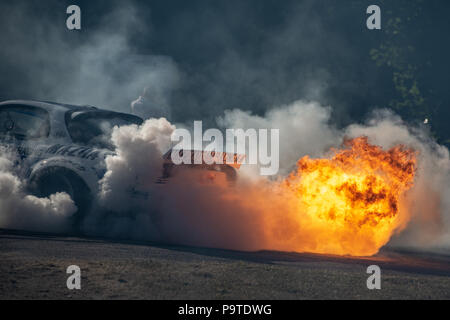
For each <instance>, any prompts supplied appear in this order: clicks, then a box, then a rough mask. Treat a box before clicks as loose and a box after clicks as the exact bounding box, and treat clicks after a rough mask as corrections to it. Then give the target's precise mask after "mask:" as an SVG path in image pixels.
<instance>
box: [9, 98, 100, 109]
mask: <svg viewBox="0 0 450 320" xmlns="http://www.w3.org/2000/svg"><path fill="white" fill-rule="evenodd" d="M11 104H16V105H24V106H34V107H40V108H42V109H45V110H47V111H57V110H58V111H64V110H66V111H68V110H80V111H82V110H86V111H87V110H98V108H96V107H94V106H79V105H73V104H66V103H58V102H51V101H41V100H8V101H3V102H0V107H1V106H3V105H11Z"/></svg>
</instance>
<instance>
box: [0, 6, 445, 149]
mask: <svg viewBox="0 0 450 320" xmlns="http://www.w3.org/2000/svg"><path fill="white" fill-rule="evenodd" d="M70 4H77V5H79V6H80V7H81V10H82V30H81V31H69V30H67V29H66V27H65V20H66V18H67V16H68V15H67V14H66V12H65V11H66V7H67V6H68V5H70ZM371 4H377V5H379V6H380V7H381V15H382V30H368V29H367V28H366V19H367V17H368V15H367V14H366V8H367V7H368V6H369V5H371ZM124 8H125V9H124ZM0 9H1V11H0V30H1V31H0V32H1V36H0V47H1V48H2V49H1V51H0V59H1V60H0V99H1V100H5V99H13V98H27V99H28V98H29V99H38V100H58V101H61V102H67V103H86V104H99V106H100V107H109V108H112V109H115V110H122V111H126V110H127V109H128V106H129V103H130V101H132V100H134V99H136V98H137V97H138V96H139V94H140V92H141V91H142V89H143V85H142V84H143V83H145V81H146V80H145V79H146V76H147V75H149V74H151V73H152V72H153V71H152V70H154V69H152V68H154V67H155V66H156V68H157V70H159V71H160V72H161V73H163V74H164V77H162V78H160V77H156V80H155V79H152V80H149V85H150V86H152V87H154V88H155V89H154V90H155V96H158V97H159V98H158V99H159V100H156V102H158V101H160V102H161V103H165V104H167V105H169V106H170V107H171V108H172V110H173V120H174V121H177V122H184V121H188V120H193V119H203V120H205V121H214V119H215V118H216V117H217V116H219V115H221V114H222V113H223V111H224V110H225V109H233V108H240V109H243V110H249V111H252V112H253V113H255V114H260V115H263V114H264V112H265V111H266V110H268V109H271V108H274V107H278V106H281V105H283V104H288V103H291V102H293V101H295V100H298V99H305V100H316V101H319V102H320V103H322V104H324V105H331V106H332V107H333V118H332V121H333V122H334V124H336V125H337V126H344V125H347V124H349V123H352V122H360V121H363V120H364V119H365V118H366V117H367V116H368V114H369V113H370V112H371V111H372V110H374V109H376V108H390V109H393V110H394V111H395V112H397V113H398V114H400V115H401V116H402V118H403V119H404V120H406V121H408V122H412V123H415V122H423V121H424V119H425V118H428V119H429V120H430V126H431V132H432V133H433V134H434V136H435V137H436V139H437V140H438V141H439V142H440V143H448V142H450V140H449V139H450V128H449V126H448V125H447V121H448V119H449V118H450V111H449V108H448V106H449V102H450V93H449V90H448V84H449V82H450V81H449V80H450V72H449V71H450V62H449V59H448V57H449V56H450V45H449V41H448V33H449V31H450V20H449V19H448V12H449V9H450V2H449V1H446V0H441V1H439V0H428V1H420V0H395V1H382V0H379V1H364V0H362V1H353V0H346V1H337V0H334V1H333V0H315V1H311V0H307V1H298V0H297V1H293V0H284V1H275V0H263V1H261V0H247V1H234V0H227V1H222V0H215V1H207V0H190V1H155V0H152V1H132V2H125V1H51V0H46V1H14V2H7V1H2V3H1V4H0ZM115 35H121V37H122V38H121V39H122V40H123V39H124V41H125V42H120V41H119V43H120V44H119V45H117V48H118V49H117V48H116V49H111V51H110V50H109V49H108V48H109V42H108V41H107V40H108V39H109V40H110V39H114V37H115ZM99 47H101V49H99ZM80 48H82V49H80ZM83 48H84V49H83ZM114 50H116V51H114ZM116 52H118V53H117V54H116ZM91 53H92V55H90V54H91ZM109 53H111V57H109ZM131 56H132V57H134V58H133V59H132V60H129V57H131ZM86 57H92V59H91V58H86ZM136 57H138V58H136ZM155 57H156V58H155ZM86 61H89V63H88V64H86V63H87V62H86ZM130 61H131V62H130ZM99 65H101V68H100V69H99V70H101V72H98V70H97V69H95V68H93V67H92V66H94V67H96V66H99ZM83 66H84V67H83ZM86 66H87V67H86ZM80 70H82V71H80ZM90 70H92V73H94V72H96V73H101V75H95V76H94V77H92V78H91V75H90V74H89V72H90ZM137 74H139V76H136V75H137ZM137 78H139V79H141V80H139V81H135V79H137ZM167 79H168V80H167ZM120 88H123V90H121V89H120ZM103 93H104V94H103Z"/></svg>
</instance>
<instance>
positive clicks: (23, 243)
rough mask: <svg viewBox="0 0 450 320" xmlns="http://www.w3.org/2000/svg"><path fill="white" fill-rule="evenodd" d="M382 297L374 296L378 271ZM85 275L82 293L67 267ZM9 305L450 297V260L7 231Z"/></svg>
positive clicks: (1, 281) (2, 274)
mask: <svg viewBox="0 0 450 320" xmlns="http://www.w3.org/2000/svg"><path fill="white" fill-rule="evenodd" d="M372 264H376V265H378V266H380V268H381V290H369V289H367V285H366V282H367V278H368V277H369V276H370V275H369V274H367V273H366V270H367V267H368V266H369V265H372ZM70 265H78V266H79V267H80V268H81V289H80V290H69V289H68V288H67V286H66V281H67V277H68V276H69V275H68V274H67V273H66V269H67V267H68V266H70ZM0 299H450V255H444V254H439V255H438V254H429V253H423V252H422V253H420V252H411V251H410V252H405V251H386V250H384V251H382V252H381V253H379V254H378V255H377V256H375V257H370V258H352V257H337V256H329V255H317V254H299V253H285V252H268V251H263V252H237V251H229V250H219V249H206V248H193V247H182V246H165V245H160V244H155V243H148V242H129V241H113V240H110V239H97V238H75V237H69V236H61V235H51V234H39V233H30V232H20V231H13V230H1V229H0Z"/></svg>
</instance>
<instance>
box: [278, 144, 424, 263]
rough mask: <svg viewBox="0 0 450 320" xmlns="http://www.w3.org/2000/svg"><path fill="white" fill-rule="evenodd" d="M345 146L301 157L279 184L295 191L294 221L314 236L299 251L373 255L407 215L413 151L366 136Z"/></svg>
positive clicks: (404, 220) (413, 158)
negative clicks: (373, 142)
mask: <svg viewBox="0 0 450 320" xmlns="http://www.w3.org/2000/svg"><path fill="white" fill-rule="evenodd" d="M344 146H345V148H344V149H343V150H332V151H333V153H334V155H333V156H332V158H330V159H311V158H309V157H308V156H306V157H303V158H302V159H300V160H299V161H298V163H297V170H296V171H295V172H293V173H291V175H290V176H289V177H288V178H287V179H286V180H285V181H283V182H282V183H281V186H280V187H281V190H284V191H286V190H289V192H290V193H292V194H293V195H294V197H293V198H292V199H294V200H292V201H295V202H296V203H295V205H294V207H297V208H298V210H299V215H298V221H296V222H297V223H298V224H299V226H301V229H305V227H306V229H309V230H311V232H312V233H310V235H311V236H312V237H314V241H310V242H307V243H306V244H305V243H302V244H299V246H298V248H295V249H296V250H297V251H309V252H316V253H329V254H339V255H343V254H350V255H357V256H361V255H373V254H375V253H377V252H378V250H379V249H380V247H382V246H383V245H384V244H386V243H387V242H388V241H389V239H390V237H391V236H392V234H393V233H394V232H395V231H396V230H398V229H401V228H402V227H404V225H405V223H406V222H407V221H408V219H409V214H408V212H407V210H405V208H402V195H403V194H404V193H405V191H407V190H408V189H410V188H411V186H412V185H413V181H414V176H415V171H416V154H415V152H414V150H412V149H408V148H405V147H404V146H402V145H399V146H396V147H393V148H391V149H389V150H387V151H384V150H383V149H382V148H380V147H378V146H375V145H371V144H369V143H368V139H367V137H359V138H355V139H351V140H346V141H345V142H344ZM305 246H306V247H305Z"/></svg>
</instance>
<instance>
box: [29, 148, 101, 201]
mask: <svg viewBox="0 0 450 320" xmlns="http://www.w3.org/2000/svg"><path fill="white" fill-rule="evenodd" d="M76 160H77V159H76V158H73V157H67V156H66V157H60V156H57V157H51V158H47V159H42V160H40V161H38V162H36V163H35V164H34V165H33V166H32V168H31V173H30V175H29V180H32V179H33V178H34V177H36V175H37V174H39V173H41V172H43V170H45V169H47V168H54V167H60V168H65V169H68V170H70V171H72V172H74V173H75V174H76V175H77V176H79V177H80V178H81V179H82V180H83V181H84V182H85V183H86V185H87V186H88V188H89V189H90V191H91V193H92V194H93V195H94V196H95V195H96V194H97V190H98V181H99V178H98V170H96V168H95V167H94V166H93V165H92V164H89V163H80V161H76Z"/></svg>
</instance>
